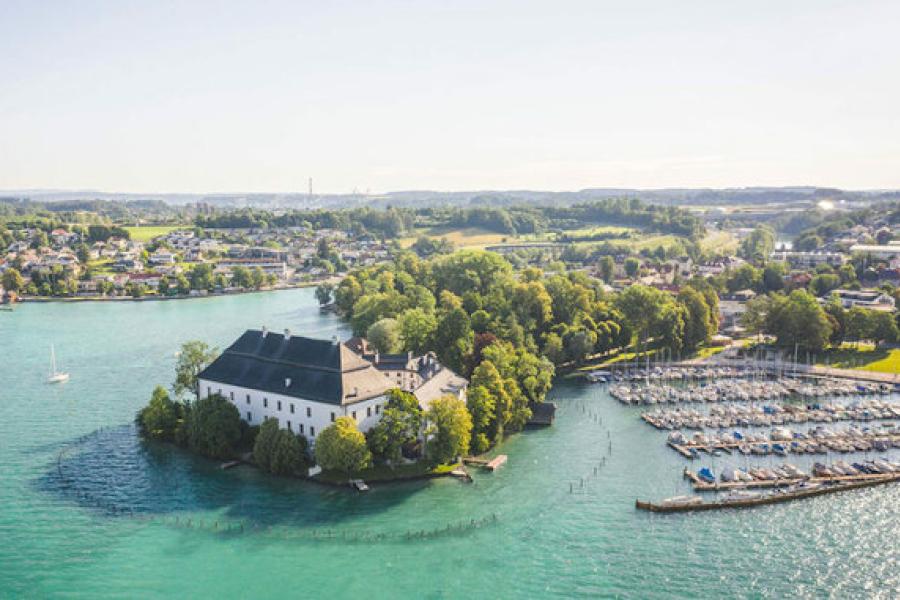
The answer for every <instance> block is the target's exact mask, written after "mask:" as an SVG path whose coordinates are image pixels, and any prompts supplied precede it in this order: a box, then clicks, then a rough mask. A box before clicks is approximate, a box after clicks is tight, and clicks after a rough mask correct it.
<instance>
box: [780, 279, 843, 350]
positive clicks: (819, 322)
mask: <svg viewBox="0 0 900 600" xmlns="http://www.w3.org/2000/svg"><path fill="white" fill-rule="evenodd" d="M766 331H767V332H768V333H771V334H772V335H774V336H775V337H776V338H777V341H778V344H779V345H782V346H788V347H791V346H794V345H795V344H796V345H798V346H799V347H801V348H803V349H805V350H809V351H820V350H822V349H823V348H824V347H825V344H826V343H828V340H829V338H830V337H831V322H830V321H829V320H828V316H827V315H826V314H825V310H824V309H823V308H822V306H821V305H820V304H819V302H818V301H817V300H816V298H815V297H814V296H813V295H812V294H810V293H808V292H806V291H804V290H794V291H793V292H791V295H790V296H784V295H781V294H775V295H773V296H771V299H770V301H769V306H768V311H767V313H766Z"/></svg>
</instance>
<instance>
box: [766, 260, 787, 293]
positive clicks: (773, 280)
mask: <svg viewBox="0 0 900 600" xmlns="http://www.w3.org/2000/svg"><path fill="white" fill-rule="evenodd" d="M784 272H785V269H784V263H781V262H770V263H768V264H766V266H765V267H763V271H762V287H763V292H765V293H769V292H778V291H781V290H782V289H784Z"/></svg>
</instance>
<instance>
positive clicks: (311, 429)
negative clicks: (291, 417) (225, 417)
mask: <svg viewBox="0 0 900 600" xmlns="http://www.w3.org/2000/svg"><path fill="white" fill-rule="evenodd" d="M247 422H248V423H252V422H253V413H252V412H250V411H249V410H248V411H247ZM297 427H298V428H299V429H298V430H297V433H301V434H302V433H305V432H304V431H303V423H297ZM287 428H288V431H294V426H293V424H292V423H291V422H290V421H287ZM309 436H310V437H316V428H315V427H313V426H312V425H310V426H309Z"/></svg>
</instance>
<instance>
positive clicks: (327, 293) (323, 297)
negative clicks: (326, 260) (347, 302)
mask: <svg viewBox="0 0 900 600" xmlns="http://www.w3.org/2000/svg"><path fill="white" fill-rule="evenodd" d="M333 293H334V284H331V283H328V282H325V283H321V284H319V286H318V287H316V300H318V301H319V304H320V305H322V306H325V305H326V304H328V303H329V302H331V298H332V295H333Z"/></svg>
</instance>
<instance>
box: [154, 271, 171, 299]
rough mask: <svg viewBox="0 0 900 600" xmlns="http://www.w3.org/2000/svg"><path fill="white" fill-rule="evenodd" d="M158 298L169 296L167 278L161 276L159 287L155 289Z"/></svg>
mask: <svg viewBox="0 0 900 600" xmlns="http://www.w3.org/2000/svg"><path fill="white" fill-rule="evenodd" d="M156 289H157V291H158V292H159V295H160V296H168V295H169V278H168V277H166V276H165V275H163V276H162V277H160V278H159V286H158V287H157V288H156Z"/></svg>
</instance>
